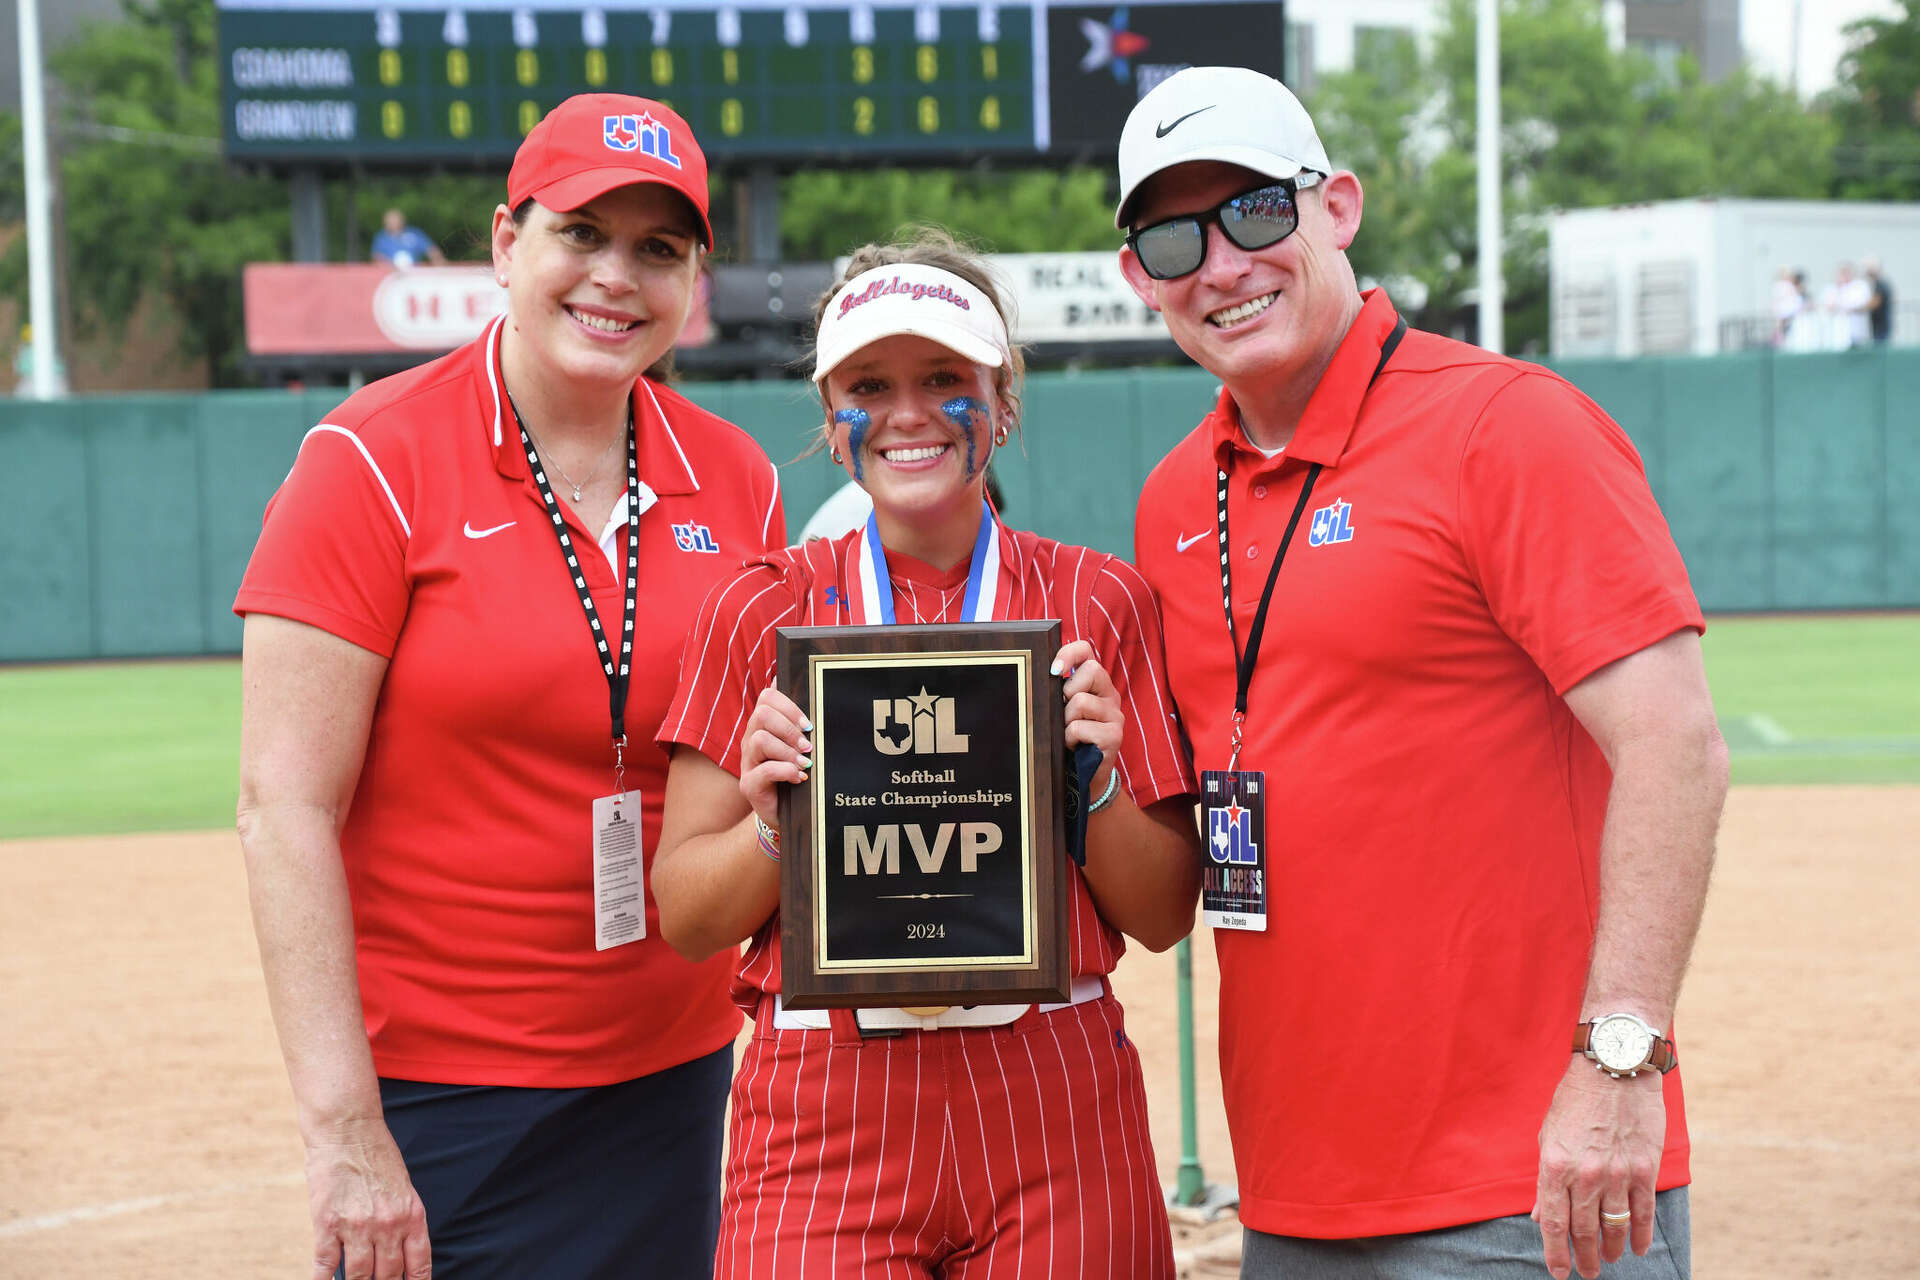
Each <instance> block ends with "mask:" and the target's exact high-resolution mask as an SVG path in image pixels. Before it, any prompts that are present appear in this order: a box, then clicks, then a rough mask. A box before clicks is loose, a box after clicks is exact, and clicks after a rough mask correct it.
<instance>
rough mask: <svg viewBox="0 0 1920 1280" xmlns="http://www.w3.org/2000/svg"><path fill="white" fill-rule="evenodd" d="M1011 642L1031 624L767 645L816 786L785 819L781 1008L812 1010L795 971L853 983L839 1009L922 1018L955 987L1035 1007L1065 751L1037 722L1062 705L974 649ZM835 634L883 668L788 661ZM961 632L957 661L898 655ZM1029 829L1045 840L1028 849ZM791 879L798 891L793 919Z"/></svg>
mask: <svg viewBox="0 0 1920 1280" xmlns="http://www.w3.org/2000/svg"><path fill="white" fill-rule="evenodd" d="M1013 625H1019V626H1024V627H1028V628H1031V627H1032V626H1033V625H1034V624H998V625H997V627H996V628H989V627H988V626H987V624H982V623H964V624H956V625H954V626H947V627H939V628H921V627H894V628H886V629H884V630H881V629H876V628H783V629H782V630H781V633H780V638H781V644H782V646H783V648H782V650H781V664H782V667H781V670H782V676H781V680H782V687H784V688H787V689H788V691H789V693H790V694H792V695H794V696H795V699H796V701H798V702H799V703H800V704H801V706H802V708H803V709H805V710H806V711H807V714H808V715H809V716H810V717H811V719H812V721H813V725H814V732H813V742H814V768H813V771H812V775H811V777H810V778H809V780H808V781H807V782H806V783H804V784H801V785H800V786H797V787H794V788H792V789H791V792H790V795H789V801H790V802H791V810H792V819H791V821H790V820H789V808H788V807H787V804H788V802H784V801H783V808H782V813H781V827H782V846H783V848H786V849H788V850H789V851H790V852H789V854H788V856H787V857H786V858H784V859H783V860H782V871H783V885H782V898H781V910H782V928H783V931H784V932H783V943H782V961H783V965H784V966H785V967H784V969H783V976H782V993H783V997H787V998H788V1003H789V1004H790V1005H792V1006H793V1007H796V1008H800V1007H806V1006H805V1005H804V1004H803V1003H802V1002H803V1001H805V1000H806V999H807V998H808V993H807V990H806V988H807V985H808V983H807V979H806V976H805V975H797V974H796V973H795V971H794V966H795V964H796V962H798V961H801V960H803V959H804V961H805V962H806V969H807V971H808V974H811V975H813V976H816V977H819V978H820V979H822V980H826V979H829V978H835V977H839V976H845V977H847V978H848V979H850V980H852V981H850V982H848V983H842V984H833V983H830V984H829V985H830V986H832V987H833V988H834V989H835V990H836V991H845V992H847V993H850V994H849V997H848V999H846V1000H844V1001H840V1002H841V1003H856V1002H857V1003H864V1004H888V1003H893V1004H901V1003H905V1004H925V1003H929V1001H928V1000H926V999H921V998H918V997H919V996H923V995H924V994H925V993H926V992H928V991H929V990H933V991H941V990H961V989H963V988H962V987H961V986H959V985H956V984H959V983H962V982H964V983H966V984H971V985H966V986H965V987H964V990H966V991H968V992H970V993H974V995H975V996H976V997H977V993H978V992H980V991H982V990H1006V991H1008V992H1018V991H1024V990H1028V989H1038V988H1036V982H1038V981H1040V980H1039V979H1037V978H1036V977H1035V974H1036V973H1037V972H1038V971H1039V970H1040V969H1042V968H1044V967H1045V965H1046V963H1048V962H1050V961H1049V957H1050V954H1051V952H1052V951H1053V950H1055V949H1056V948H1055V945H1054V944H1055V938H1054V937H1053V934H1054V929H1053V928H1052V926H1051V919H1052V917H1053V916H1054V915H1057V914H1059V911H1058V908H1059V907H1063V906H1064V895H1063V894H1058V893H1056V891H1055V889H1054V888H1053V887H1052V885H1053V880H1054V874H1053V873H1055V872H1057V870H1058V868H1057V867H1054V866H1053V865H1052V864H1053V863H1057V862H1058V861H1059V859H1060V857H1061V856H1062V855H1061V854H1060V853H1059V852H1058V850H1059V847H1060V846H1059V845H1057V844H1055V843H1053V841H1052V839H1051V834H1050V833H1051V832H1052V831H1053V830H1054V828H1055V826H1056V825H1057V817H1058V815H1057V813H1056V811H1057V810H1058V809H1059V805H1060V800H1059V796H1060V791H1061V787H1060V761H1061V758H1062V756H1063V751H1062V749H1061V748H1060V747H1059V746H1057V745H1055V744H1054V743H1052V742H1050V741H1049V739H1050V737H1051V731H1050V724H1051V721H1052V720H1053V719H1061V720H1063V719H1064V717H1063V716H1058V715H1055V716H1049V715H1048V714H1047V713H1049V712H1052V711H1054V710H1056V709H1057V708H1058V706H1059V703H1060V699H1059V696H1058V694H1057V693H1054V692H1053V689H1052V682H1051V681H1050V680H1049V679H1048V677H1047V673H1046V667H1045V666H1044V665H1043V666H1040V667H1038V668H1036V667H1035V666H1034V665H1033V657H1034V651H1030V650H1029V649H1028V648H1027V647H1025V646H1024V645H1023V646H1021V647H1017V648H1016V647H1011V646H1009V645H1008V644H1007V642H1006V641H1005V639H1001V640H1000V641H999V642H998V643H997V644H987V643H983V642H981V641H984V640H990V639H991V638H992V637H993V635H994V634H996V632H1005V631H1006V629H1007V627H1008V626H1013ZM982 629H984V630H982ZM848 631H850V632H853V633H855V636H856V637H857V640H858V641H859V642H862V643H864V644H867V645H873V644H875V643H877V642H879V641H880V640H882V639H885V640H887V641H888V642H889V643H890V644H891V645H892V647H893V648H894V651H891V652H872V651H847V652H840V651H828V652H821V651H819V650H818V649H815V650H813V651H811V652H807V653H805V654H804V658H802V655H801V652H800V650H799V649H794V651H793V652H789V648H792V647H793V646H794V645H795V644H796V643H798V644H801V645H802V646H803V647H804V644H805V643H806V642H809V641H812V640H814V639H816V638H817V637H818V636H819V634H820V633H838V632H848ZM969 631H972V632H976V633H978V635H979V636H980V637H981V641H976V643H975V644H974V645H970V646H969V647H966V648H956V647H954V645H953V643H952V641H951V639H948V640H947V642H946V643H944V644H942V645H940V646H939V647H938V648H937V649H933V650H918V649H905V650H901V649H900V648H899V640H900V639H901V638H912V639H916V640H921V641H925V640H927V639H930V638H931V637H927V636H914V635H912V633H924V632H936V633H940V634H942V635H943V637H944V636H950V635H951V633H961V634H963V635H964V634H967V633H968V632H969ZM1056 634H1057V624H1056ZM1035 651H1037V646H1036V650H1035ZM1046 661H1051V655H1050V654H1049V655H1048V656H1047V658H1046ZM1036 673H1037V677H1038V678H1037V679H1036ZM1036 694H1039V695H1042V696H1040V697H1036ZM1037 712H1038V713H1039V714H1036V713H1037ZM1037 729H1040V730H1048V732H1040V733H1037V732H1036V730H1037ZM1062 732H1064V726H1062ZM802 803H804V807H805V812H804V813H802V812H801V807H802ZM790 826H791V827H797V828H799V830H798V831H796V832H795V833H794V834H795V835H796V836H799V837H800V839H798V840H797V841H795V842H794V843H789V842H788V839H787V833H788V829H789V827H790ZM1040 828H1044V829H1045V831H1046V832H1047V833H1049V834H1048V835H1047V836H1045V837H1042V838H1036V831H1037V830H1038V829H1040ZM796 846H797V847H798V848H799V849H801V850H804V859H797V858H795V857H794V856H793V853H792V852H791V851H792V850H794V849H795V848H796ZM801 861H804V864H805V865H804V867H801V866H799V865H796V864H797V863H799V862H801ZM789 874H798V875H802V877H803V878H804V880H805V883H804V885H802V884H798V883H796V884H795V885H794V886H793V889H794V893H793V895H792V896H793V897H794V899H795V900H794V901H792V902H791V903H789V893H788V887H789V886H788V885H787V884H786V883H785V882H784V881H785V877H786V876H787V875H789ZM1043 882H1045V886H1046V887H1045V888H1044V889H1043ZM1056 897H1057V898H1058V899H1059V901H1058V903H1056V902H1055V901H1054V899H1055V898H1056ZM802 899H803V900H802ZM795 913H798V914H800V915H801V916H803V917H804V918H803V919H799V920H796V919H794V918H793V915H794V914H795ZM796 926H799V927H800V934H801V935H804V936H797V935H796V934H795V929H796ZM793 943H799V944H800V946H799V947H797V948H796V947H794V946H793V945H792V944H793ZM796 951H803V952H804V954H796V953H795V952H796ZM1063 965H1064V962H1063ZM996 974H998V975H999V976H998V977H996V976H995V975H996ZM796 978H797V979H798V981H797V988H798V989H797V990H796ZM1047 981H1048V983H1049V984H1050V983H1051V979H1049V980H1047ZM929 984H931V985H929ZM996 984H997V985H996ZM1045 989H1047V990H1053V989H1056V988H1055V987H1053V986H1052V985H1047V986H1046V987H1045ZM908 996H914V997H916V998H911V999H909V998H906V997H908ZM892 997H899V998H892ZM1028 998H1030V999H1031V998H1035V997H1031V996H1030V997H1028ZM953 1003H968V1004H977V1003H991V1001H988V1000H982V999H979V998H968V999H966V1000H959V999H956V1000H954V1001H953Z"/></svg>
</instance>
